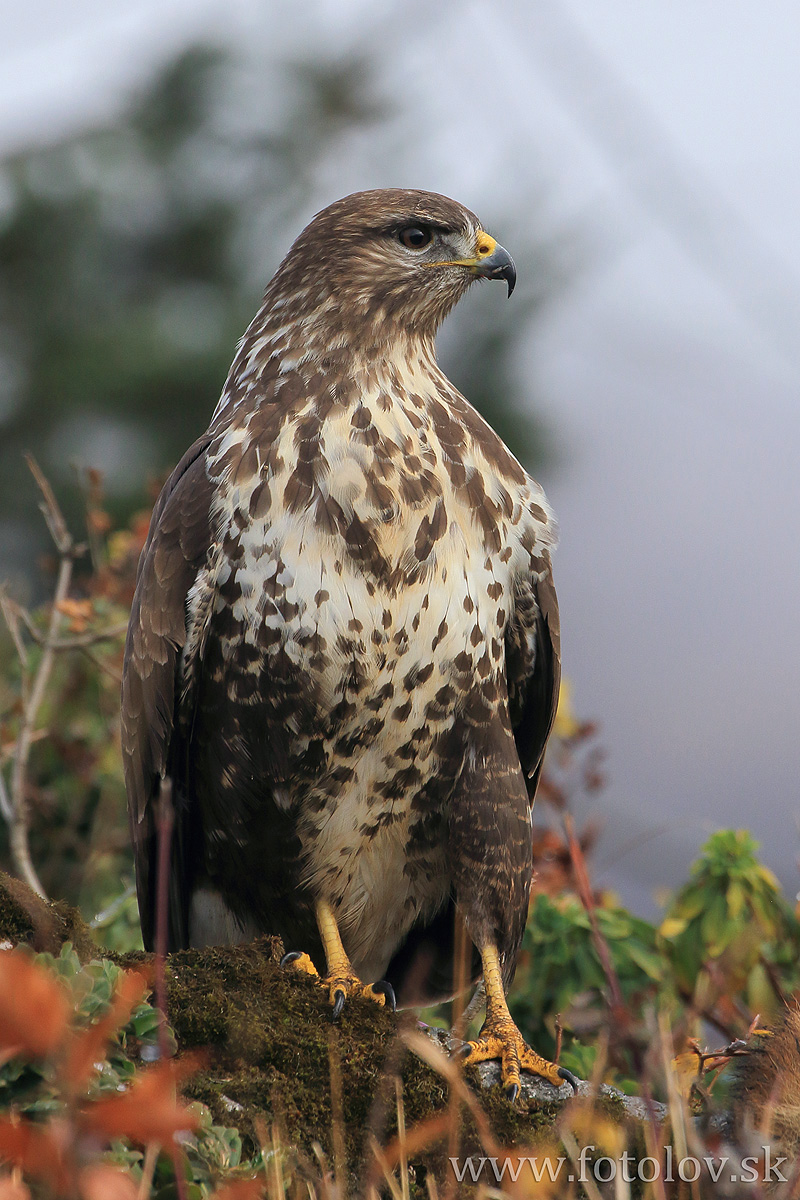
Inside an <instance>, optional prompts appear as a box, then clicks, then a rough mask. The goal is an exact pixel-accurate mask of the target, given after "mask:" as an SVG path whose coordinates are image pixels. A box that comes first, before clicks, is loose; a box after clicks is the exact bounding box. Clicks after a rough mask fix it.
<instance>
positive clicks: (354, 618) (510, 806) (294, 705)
mask: <svg viewBox="0 0 800 1200" xmlns="http://www.w3.org/2000/svg"><path fill="white" fill-rule="evenodd" d="M414 221H428V222H430V223H431V224H432V225H434V226H435V227H436V228H439V229H442V230H445V231H447V233H446V238H449V239H450V241H449V243H448V244H451V245H452V246H453V247H455V248H456V249H454V250H453V251H452V255H453V257H456V256H457V253H459V252H460V254H461V255H462V256H463V255H464V253H465V251H464V249H463V247H464V246H468V245H469V244H471V243H470V239H472V241H474V239H475V237H476V235H477V232H478V230H479V224H478V221H477V218H476V217H474V215H473V214H472V213H470V212H468V211H467V210H466V209H463V208H462V207H461V206H459V205H456V204H454V203H453V202H452V201H449V200H446V199H445V198H444V197H438V196H433V195H431V194H428V193H416V192H404V191H396V192H381V193H362V194H360V195H358V196H355V197H348V198H347V199H346V200H345V201H340V202H339V203H338V204H335V205H332V206H331V207H330V208H329V209H327V210H325V212H324V213H322V214H320V215H319V216H318V217H317V218H316V219H315V221H314V222H312V224H311V225H310V226H309V227H308V229H307V230H305V231H304V232H303V234H301V236H300V238H298V240H297V242H296V243H295V245H294V246H293V248H292V250H291V251H290V253H289V255H288V256H287V258H286V259H285V260H284V263H283V264H282V265H281V268H280V269H279V271H278V273H277V274H276V276H275V278H274V279H273V281H272V283H271V284H270V286H269V288H268V289H267V293H266V296H265V301H264V304H263V306H262V308H261V310H260V311H259V313H258V314H257V316H256V318H255V319H254V321H253V322H252V324H251V326H250V328H249V329H248V330H247V332H246V334H245V336H244V338H243V340H242V342H241V344H240V347H239V350H238V353H237V356H236V358H235V360H234V363H233V366H232V368H231V372H230V375H229V378H228V381H227V384H226V387H225V390H224V392H223V396H222V399H221V400H220V403H219V405H218V407H217V411H216V413H215V414H214V418H213V420H212V423H211V426H210V428H209V431H208V433H207V434H206V435H205V436H204V438H202V439H200V441H199V442H198V443H196V445H195V447H194V448H193V449H192V451H190V452H189V454H188V455H187V456H186V457H185V458H184V460H183V461H182V463H181V464H180V465H179V467H178V468H177V469H176V471H175V472H174V473H173V475H172V477H171V478H170V481H169V482H168V484H167V486H166V488H165V490H164V492H163V493H162V496H161V497H160V499H159V503H158V505H157V507H156V511H155V513H154V516H153V523H152V527H151V533H150V537H149V539H148V543H147V545H146V547H145V550H144V552H143V556H142V562H141V564H140V573H139V582H138V586H137V593H136V600H135V603H134V609H133V612H132V616H131V626H130V631H129V636H128V644H127V650H126V662H125V683H124V688H123V745H124V750H125V765H126V778H127V782H128V791H129V797H130V808H131V821H132V825H133V829H134V840H135V845H136V850H137V880H138V887H139V897H140V906H141V909H142V921H143V928H144V934H145V941H146V943H147V944H152V940H153V929H154V925H153V923H154V906H153V900H154V897H153V866H152V864H153V861H154V858H153V855H154V843H153V837H154V813H153V808H154V801H155V797H156V796H157V792H158V780H159V778H160V776H161V775H163V774H165V773H169V774H170V776H171V778H172V782H173V788H174V790H175V794H176V807H177V817H178V838H177V842H176V848H175V853H174V856H173V873H172V892H171V921H170V939H171V944H172V946H179V945H185V944H189V943H193V944H203V943H204V942H207V941H209V940H223V941H231V940H238V939H242V938H245V937H249V936H252V935H253V934H255V933H257V932H266V933H271V934H280V935H281V936H282V937H283V938H284V941H285V943H286V944H287V946H289V947H299V948H302V949H309V950H310V951H311V953H312V955H313V956H317V957H319V955H320V951H321V947H320V943H319V939H318V935H317V931H316V925H315V922H314V919H313V903H314V900H315V898H317V897H322V898H324V899H326V900H327V901H328V902H329V903H330V904H331V905H332V906H333V909H334V911H335V913H336V915H337V919H338V922H339V927H340V930H341V934H342V938H343V941H344V944H345V947H346V949H347V951H348V953H349V955H350V957H351V959H352V962H353V966H354V968H355V970H356V971H357V973H359V974H360V975H361V976H362V977H363V978H365V979H376V978H379V977H381V976H386V975H388V977H390V978H392V979H393V982H395V984H396V986H397V987H398V988H399V989H400V991H401V993H402V992H403V990H404V994H405V998H406V999H420V998H423V997H426V996H427V997H430V996H431V995H433V994H442V993H443V992H445V991H447V989H448V986H449V982H450V978H451V975H450V972H451V961H450V955H451V951H452V926H453V920H452V917H453V906H454V905H456V906H458V907H459V909H460V910H461V912H462V915H463V917H464V920H465V922H466V926H467V929H468V931H469V932H470V933H471V935H472V936H473V939H474V940H475V941H476V942H478V941H480V940H481V939H484V940H485V938H486V937H491V938H492V939H493V940H494V941H496V942H497V944H498V946H499V949H500V952H501V954H502V955H504V972H505V975H506V977H507V978H510V975H511V974H512V973H513V966H514V962H515V960H516V955H517V950H518V947H519V942H520V939H521V936H522V928H523V926H524V921H525V915H526V912H527V901H528V892H529V887H530V874H531V831H530V800H531V799H532V797H533V794H534V792H535V786H536V780H537V778H538V772H539V769H540V766H541V759H542V756H543V753H544V747H545V744H546V741H547V737H548V734H549V732H550V728H551V725H552V721H553V716H554V712H555V705H556V700H557V695H558V679H559V646H558V610H557V605H556V600H555V593H554V591H553V586H552V576H551V572H550V557H549V552H550V549H551V548H552V546H553V544H554V540H555V534H554V524H553V521H552V518H551V515H550V512H549V509H548V507H547V504H546V501H545V499H544V496H543V493H542V491H541V489H540V488H539V487H538V485H537V484H536V483H535V482H534V481H533V480H532V479H531V478H530V477H529V476H528V475H527V474H526V472H525V471H524V470H523V469H522V467H521V466H520V465H519V463H518V462H517V461H516V459H514V457H513V456H512V455H511V453H510V452H509V451H508V450H507V449H506V447H505V446H504V445H503V443H502V442H501V441H500V439H499V438H498V437H497V435H496V434H495V433H494V432H493V431H492V430H491V429H490V428H489V427H488V426H487V425H486V423H485V422H484V421H483V420H482V418H481V417H480V416H479V415H478V414H477V413H476V412H475V410H474V409H472V408H471V407H470V405H469V404H468V403H467V401H466V400H464V398H463V397H462V396H461V395H460V394H459V393H458V392H457V391H456V390H455V388H453V386H452V385H451V384H450V382H449V381H448V380H447V379H446V378H445V377H444V376H443V375H442V373H441V371H440V370H439V368H438V366H437V364H436V360H435V354H434V348H433V338H434V334H435V332H436V329H437V327H438V325H439V324H440V322H441V320H442V319H443V317H444V316H445V315H446V312H447V311H448V310H449V309H450V308H451V307H452V305H453V304H454V303H455V302H456V301H457V300H458V299H459V297H460V295H461V294H462V293H463V292H464V291H465V290H466V287H467V286H468V285H469V283H470V282H471V277H470V276H469V274H468V272H466V271H464V270H460V269H459V270H456V269H455V268H452V269H451V268H448V269H447V270H442V271H438V270H428V271H425V270H423V269H422V268H421V267H420V266H419V265H418V264H417V263H416V262H410V261H406V259H404V257H403V254H402V253H401V252H400V251H399V250H398V248H397V245H396V239H394V240H391V238H392V235H391V234H390V233H387V232H386V231H387V230H389V231H391V230H392V229H394V228H396V227H397V226H399V225H402V223H403V222H405V223H406V224H408V223H413V222H414ZM441 236H442V238H445V234H444V233H443V234H442V235H441ZM459 248H461V249H460V250H459Z"/></svg>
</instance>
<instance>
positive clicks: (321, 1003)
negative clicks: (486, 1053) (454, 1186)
mask: <svg viewBox="0 0 800 1200" xmlns="http://www.w3.org/2000/svg"><path fill="white" fill-rule="evenodd" d="M2 882H3V881H2V880H0V922H2V921H5V926H2V925H0V928H5V930H6V931H7V934H6V936H9V937H11V938H12V940H14V941H25V942H28V943H30V944H34V943H35V942H37V941H41V939H42V930H43V929H45V927H46V930H47V937H48V939H49V940H50V941H55V942H57V941H58V939H59V938H61V940H72V941H76V942H77V943H78V944H79V945H81V946H83V947H84V949H86V939H87V938H88V930H87V929H86V927H85V926H84V925H83V923H82V922H81V921H80V918H79V917H78V916H77V914H75V913H74V910H70V909H68V908H66V906H62V905H46V904H44V902H42V901H40V900H39V899H38V898H34V899H33V900H31V899H30V895H31V894H27V895H26V894H25V893H26V891H27V889H24V890H23V892H22V893H20V895H21V899H20V895H18V890H19V889H20V888H22V887H23V885H19V884H17V885H15V887H16V889H17V890H15V889H14V888H8V887H6V888H5V889H4V888H3V886H2ZM88 945H89V946H90V947H92V949H91V953H90V957H91V956H94V957H96V956H97V950H96V948H94V947H93V943H91V940H90V939H89V943H88ZM37 948H39V947H38V946H37ZM48 948H49V947H48ZM56 952H57V949H56ZM282 953H283V947H282V945H281V943H280V941H279V940H278V939H276V938H261V939H259V940H258V941H255V942H252V943H249V944H247V945H243V946H218V947H211V948H208V949H203V950H183V951H180V952H178V953H175V954H171V955H170V956H169V957H168V960H167V990H168V1009H169V1014H168V1015H169V1020H170V1023H171V1025H172V1027H173V1029H174V1032H175V1036H176V1039H177V1043H178V1046H179V1053H180V1054H181V1055H182V1056H187V1057H189V1058H191V1059H192V1060H193V1068H194V1069H193V1070H192V1071H191V1072H190V1073H189V1074H188V1075H187V1078H186V1081H185V1083H184V1085H183V1091H184V1093H185V1095H186V1096H187V1098H190V1099H193V1100H200V1101H202V1102H203V1103H204V1104H206V1105H207V1106H208V1108H209V1109H210V1111H211V1114H212V1118H213V1120H214V1122H216V1123H217V1124H219V1125H224V1126H236V1128H237V1129H238V1130H239V1132H240V1134H241V1136H242V1139H243V1143H244V1146H243V1149H244V1156H245V1157H249V1156H250V1155H251V1154H252V1153H253V1152H255V1151H256V1149H257V1148H258V1146H259V1145H260V1144H261V1142H262V1141H263V1137H264V1136H266V1137H267V1138H268V1139H269V1138H270V1137H271V1128H272V1125H273V1124H274V1123H277V1125H278V1128H279V1129H280V1131H281V1132H280V1136H281V1141H282V1143H283V1144H284V1145H285V1146H287V1147H291V1148H292V1149H294V1150H296V1151H297V1152H298V1154H299V1156H300V1159H301V1160H302V1159H303V1158H304V1157H305V1158H307V1159H308V1160H309V1161H312V1160H313V1146H314V1144H315V1143H318V1144H319V1145H320V1146H321V1147H322V1149H323V1151H324V1153H325V1154H326V1155H327V1157H328V1160H329V1162H331V1163H332V1161H333V1143H334V1127H335V1126H336V1125H337V1123H338V1131H341V1134H342V1139H343V1141H344V1146H345V1153H346V1160H347V1168H348V1173H349V1176H350V1179H351V1182H352V1184H353V1186H354V1187H356V1185H357V1181H358V1180H359V1179H362V1178H363V1168H364V1164H365V1162H366V1161H367V1154H368V1149H369V1139H370V1136H373V1135H374V1136H375V1137H376V1138H377V1140H378V1141H379V1142H380V1143H381V1144H383V1145H386V1144H387V1143H388V1142H389V1141H390V1140H391V1138H392V1137H393V1136H394V1134H395V1133H396V1132H397V1096H396V1087H395V1080H396V1079H397V1078H398V1077H399V1078H401V1080H402V1097H403V1109H404V1115H405V1123H406V1127H407V1128H409V1129H411V1128H412V1127H413V1126H415V1125H416V1124H417V1123H419V1122H424V1121H425V1120H426V1119H429V1118H431V1117H433V1116H435V1115H436V1114H438V1113H442V1112H444V1111H445V1110H446V1109H447V1107H448V1105H449V1103H450V1096H449V1089H448V1086H447V1084H446V1082H445V1080H444V1079H443V1078H442V1077H441V1076H440V1075H439V1074H438V1073H437V1072H436V1071H434V1070H433V1069H431V1068H430V1067H428V1066H427V1065H426V1063H424V1062H423V1061H422V1060H421V1059H419V1058H417V1057H416V1056H415V1055H413V1054H411V1053H410V1052H409V1051H408V1050H407V1049H406V1047H405V1044H404V1042H403V1039H402V1034H403V1032H404V1031H406V1030H413V1029H414V1028H416V1019H415V1016H414V1014H413V1013H404V1014H398V1015H394V1014H392V1013H391V1012H387V1011H386V1010H385V1009H383V1008H380V1007H378V1006H377V1005H376V1004H375V1003H374V1002H373V1001H371V1000H367V999H359V998H354V999H350V1000H348V1002H347V1004H346V1006H345V1008H344V1011H343V1013H342V1015H341V1018H340V1019H339V1021H338V1022H337V1023H336V1024H335V1025H334V1024H333V1022H332V1021H331V1010H330V1005H329V1003H328V999H327V996H326V995H325V993H324V991H323V989H322V988H321V987H320V985H319V981H318V980H315V979H314V978H312V977H310V976H308V975H304V974H302V973H301V972H298V971H296V970H292V969H290V968H283V969H282V968H281V967H280V959H281V956H282ZM108 957H114V959H115V961H117V962H118V963H119V965H121V966H135V965H141V964H142V963H147V962H149V961H152V956H150V955H145V954H143V953H141V952H139V953H134V954H129V955H125V956H108ZM332 1078H333V1079H336V1078H338V1081H339V1087H338V1091H339V1094H340V1096H341V1104H340V1107H339V1106H337V1104H335V1103H333V1102H332V1086H331V1081H332ZM466 1078H467V1080H468V1081H470V1082H472V1083H473V1084H474V1086H475V1088H476V1090H478V1089H479V1088H480V1084H479V1080H478V1074H477V1072H476V1071H475V1070H467V1072H466ZM335 1090H336V1089H335ZM600 1104H601V1107H602V1108H603V1110H604V1111H605V1112H607V1114H608V1115H609V1116H611V1117H612V1118H613V1119H614V1120H619V1121H624V1120H625V1114H624V1110H623V1108H622V1102H621V1100H619V1099H617V1098H615V1097H603V1098H602V1099H601V1101H600ZM481 1107H482V1109H483V1111H484V1114H485V1116H486V1119H487V1121H488V1123H489V1125H490V1127H491V1129H492V1133H493V1136H494V1138H495V1139H496V1141H497V1142H498V1144H500V1145H502V1146H503V1147H508V1148H513V1147H521V1146H525V1147H529V1146H531V1145H532V1144H536V1143H537V1142H540V1141H542V1140H543V1139H544V1138H546V1136H547V1135H548V1133H549V1132H550V1131H551V1130H552V1127H553V1125H554V1123H555V1121H556V1119H557V1116H558V1114H559V1113H560V1111H561V1106H560V1105H558V1104H537V1103H536V1102H535V1101H533V1100H524V1099H523V1100H521V1101H519V1102H518V1103H517V1105H516V1106H515V1105H512V1104H511V1103H509V1101H508V1100H507V1098H506V1096H505V1095H504V1093H503V1091H502V1090H501V1088H500V1087H493V1088H490V1089H483V1090H482V1092H481ZM338 1131H337V1132H338ZM447 1153H448V1146H447V1145H446V1143H445V1142H444V1141H440V1142H439V1143H438V1144H437V1143H432V1144H430V1145H426V1146H425V1148H424V1149H423V1150H421V1151H418V1152H416V1153H415V1154H414V1156H413V1157H412V1166H413V1168H414V1174H415V1176H416V1179H417V1180H418V1183H419V1194H420V1195H425V1194H426V1190H425V1189H424V1185H423V1183H422V1182H421V1181H423V1180H424V1178H425V1173H426V1171H430V1170H432V1171H433V1172H434V1174H435V1176H436V1178H437V1180H438V1181H440V1182H441V1181H444V1180H446V1179H447V1178H448V1171H449V1166H448V1163H447ZM485 1153H486V1151H485V1149H482V1147H481V1140H480V1136H479V1130H478V1129H477V1128H476V1125H475V1122H474V1119H473V1117H472V1115H471V1113H470V1112H469V1110H468V1108H467V1106H466V1105H462V1106H461V1108H460V1117H459V1154H461V1155H467V1154H478V1155H480V1154H485ZM464 1194H466V1193H464Z"/></svg>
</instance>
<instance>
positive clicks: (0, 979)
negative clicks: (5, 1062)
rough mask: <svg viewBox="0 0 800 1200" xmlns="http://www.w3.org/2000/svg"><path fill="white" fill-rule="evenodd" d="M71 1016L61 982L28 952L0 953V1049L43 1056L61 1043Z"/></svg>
mask: <svg viewBox="0 0 800 1200" xmlns="http://www.w3.org/2000/svg"><path fill="white" fill-rule="evenodd" d="M69 1018H70V1004H69V999H68V996H67V993H66V991H65V989H64V986H63V984H62V983H61V982H60V981H59V980H58V979H57V978H56V976H55V975H53V974H51V973H50V972H49V971H47V970H46V969H45V968H44V967H40V966H38V965H37V964H36V963H35V962H33V961H32V959H31V958H29V957H28V955H26V954H24V953H20V952H18V951H8V950H6V951H2V952H0V1048H4V1049H5V1050H7V1051H11V1052H13V1053H14V1054H26V1055H29V1056H30V1057H31V1058H45V1057H47V1055H48V1054H51V1053H52V1052H53V1051H54V1050H55V1049H56V1048H57V1047H58V1046H60V1045H61V1043H62V1041H63V1039H64V1036H65V1034H66V1031H67V1026H68V1024H69Z"/></svg>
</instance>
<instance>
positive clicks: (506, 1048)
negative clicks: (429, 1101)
mask: <svg viewBox="0 0 800 1200" xmlns="http://www.w3.org/2000/svg"><path fill="white" fill-rule="evenodd" d="M481 960H482V962H483V983H484V987H485V989H486V1020H485V1021H484V1023H483V1028H482V1029H481V1031H480V1034H479V1036H478V1038H477V1040H476V1041H474V1042H468V1043H467V1049H466V1050H465V1051H464V1054H465V1061H466V1062H467V1063H468V1064H469V1065H470V1066H471V1065H472V1064H473V1063H479V1062H486V1061H487V1060H489V1059H493V1058H499V1059H500V1062H501V1071H502V1082H503V1087H504V1088H505V1090H506V1094H507V1095H508V1097H509V1099H510V1100H512V1101H513V1100H516V1098H517V1096H518V1094H519V1088H520V1071H530V1072H531V1073H532V1074H534V1075H539V1076H540V1077H541V1078H542V1079H546V1080H547V1082H548V1083H552V1084H553V1086H554V1087H561V1084H562V1083H563V1082H564V1081H565V1080H566V1082H567V1083H569V1084H570V1085H571V1086H572V1088H573V1089H574V1090H575V1091H577V1086H576V1083H577V1081H576V1079H575V1076H574V1075H573V1074H572V1072H571V1071H568V1070H567V1069H566V1068H565V1067H559V1066H557V1065H556V1064H555V1063H551V1062H548V1061H547V1059H546V1058H542V1056H541V1054H537V1053H536V1051H535V1050H532V1049H531V1047H530V1046H529V1045H528V1043H527V1042H526V1041H525V1039H524V1038H523V1036H522V1034H521V1033H520V1031H519V1030H518V1029H517V1026H516V1024H515V1023H514V1018H513V1017H512V1016H511V1013H510V1012H509V1011H508V1004H507V1003H506V993H505V988H504V987H503V977H502V973H501V971H500V955H499V954H498V952H497V947H496V946H495V945H494V944H493V943H491V942H489V943H487V944H486V945H485V946H484V947H483V949H482V950H481Z"/></svg>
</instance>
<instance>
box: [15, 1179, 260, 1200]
mask: <svg viewBox="0 0 800 1200" xmlns="http://www.w3.org/2000/svg"><path fill="white" fill-rule="evenodd" d="M265 1186H266V1185H265V1182H264V1178H263V1176H262V1177H258V1176H254V1177H253V1178H252V1179H231V1180H229V1181H228V1182H227V1183H223V1184H221V1185H220V1186H219V1187H218V1188H217V1190H216V1191H215V1192H213V1193H212V1195H211V1197H210V1200H258V1198H259V1196H263V1194H264V1190H265ZM0 1200H2V1197H0Z"/></svg>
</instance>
